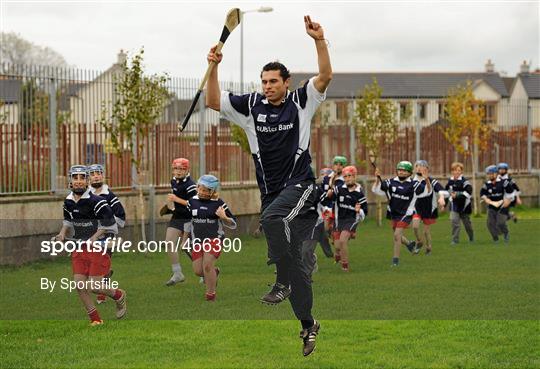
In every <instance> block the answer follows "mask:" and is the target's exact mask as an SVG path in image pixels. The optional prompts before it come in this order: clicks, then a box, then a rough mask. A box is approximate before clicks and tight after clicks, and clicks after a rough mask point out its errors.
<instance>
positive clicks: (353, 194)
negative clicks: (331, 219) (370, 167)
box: [334, 183, 368, 227]
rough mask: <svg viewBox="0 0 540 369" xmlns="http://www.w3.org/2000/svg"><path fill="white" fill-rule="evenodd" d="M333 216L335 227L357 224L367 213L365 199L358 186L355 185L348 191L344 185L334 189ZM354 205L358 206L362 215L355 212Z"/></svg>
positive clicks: (360, 187)
mask: <svg viewBox="0 0 540 369" xmlns="http://www.w3.org/2000/svg"><path fill="white" fill-rule="evenodd" d="M334 198H335V205H334V216H335V219H336V226H337V227H340V225H344V224H353V223H358V222H359V221H360V220H361V219H363V218H364V217H365V216H366V215H367V212H368V207H367V199H366V196H365V194H364V191H363V189H362V186H360V184H358V183H356V184H355V186H354V188H353V190H352V191H349V188H348V187H347V185H346V184H342V185H340V186H335V187H334ZM356 204H360V208H361V210H362V212H363V213H364V214H363V215H361V214H359V213H357V212H356Z"/></svg>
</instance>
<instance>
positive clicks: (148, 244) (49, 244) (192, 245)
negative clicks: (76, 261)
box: [41, 237, 242, 256]
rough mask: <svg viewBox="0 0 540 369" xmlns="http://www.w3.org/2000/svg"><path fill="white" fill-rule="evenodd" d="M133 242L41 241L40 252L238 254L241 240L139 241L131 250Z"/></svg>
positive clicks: (119, 239)
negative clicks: (181, 251)
mask: <svg viewBox="0 0 540 369" xmlns="http://www.w3.org/2000/svg"><path fill="white" fill-rule="evenodd" d="M133 245H134V244H133V242H131V241H129V240H124V239H122V238H116V237H112V238H111V237H109V238H107V239H105V240H102V241H94V242H90V241H89V240H69V241H42V242H41V252H42V253H47V254H49V255H51V256H55V255H59V254H61V253H62V252H66V253H74V252H83V251H86V252H98V253H101V254H102V255H105V254H106V253H107V251H110V252H124V253H126V252H135V251H138V252H178V250H180V249H181V250H186V251H188V252H191V251H195V252H199V251H201V250H202V251H204V252H209V251H210V250H212V251H214V252H240V251H241V250H242V240H241V239H240V238H232V239H231V238H223V239H221V238H215V239H210V238H204V239H200V238H193V239H187V240H186V241H185V242H184V243H183V244H182V243H181V239H180V238H178V240H177V241H176V242H173V241H167V240H159V241H139V242H137V243H136V245H135V246H136V247H135V248H133Z"/></svg>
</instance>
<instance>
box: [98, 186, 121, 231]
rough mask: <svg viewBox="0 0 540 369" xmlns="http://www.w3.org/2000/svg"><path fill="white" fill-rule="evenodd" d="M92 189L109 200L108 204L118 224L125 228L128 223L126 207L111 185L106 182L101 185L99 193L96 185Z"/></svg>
mask: <svg viewBox="0 0 540 369" xmlns="http://www.w3.org/2000/svg"><path fill="white" fill-rule="evenodd" d="M90 191H92V193H93V194H94V195H97V196H101V197H103V198H104V199H105V200H107V204H109V206H110V207H111V209H112V211H113V213H114V219H115V220H116V224H117V225H118V226H119V227H120V228H124V225H125V224H126V211H125V210H124V207H123V206H122V203H121V202H120V200H119V199H118V197H116V195H115V194H114V193H113V192H112V191H111V189H110V188H109V186H107V185H106V184H104V185H103V186H101V192H100V193H99V194H96V189H95V188H94V187H90Z"/></svg>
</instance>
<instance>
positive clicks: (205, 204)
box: [187, 196, 236, 242]
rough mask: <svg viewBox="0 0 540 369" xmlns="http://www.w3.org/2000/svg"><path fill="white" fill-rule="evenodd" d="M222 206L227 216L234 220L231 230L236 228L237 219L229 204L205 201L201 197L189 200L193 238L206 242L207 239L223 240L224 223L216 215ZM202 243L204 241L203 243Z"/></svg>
mask: <svg viewBox="0 0 540 369" xmlns="http://www.w3.org/2000/svg"><path fill="white" fill-rule="evenodd" d="M220 206H223V209H224V210H225V214H227V216H228V217H229V218H232V219H233V220H234V225H233V226H232V227H229V226H226V227H228V228H231V229H235V228H236V218H235V217H234V215H233V214H232V212H231V210H230V209H229V207H228V206H227V204H226V203H225V202H224V201H223V200H221V199H211V200H203V199H200V198H199V196H193V197H192V198H191V199H189V200H188V206H187V207H188V210H189V212H190V214H191V224H192V232H191V236H192V238H194V239H195V238H198V239H200V240H204V239H205V238H208V239H214V238H223V237H224V235H225V232H224V231H223V225H224V224H223V222H222V221H221V220H220V219H219V217H218V216H217V215H216V211H217V210H218V208H219V207H220ZM201 242H202V241H201Z"/></svg>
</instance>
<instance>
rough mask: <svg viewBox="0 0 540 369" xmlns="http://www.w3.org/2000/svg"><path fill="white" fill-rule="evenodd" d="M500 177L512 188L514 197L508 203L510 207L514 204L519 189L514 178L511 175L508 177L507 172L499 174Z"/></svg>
mask: <svg viewBox="0 0 540 369" xmlns="http://www.w3.org/2000/svg"><path fill="white" fill-rule="evenodd" d="M500 177H501V180H506V181H508V182H509V183H510V185H511V186H512V189H513V190H514V199H513V200H512V203H511V204H510V206H511V207H513V206H516V200H517V196H519V194H520V189H519V187H518V185H517V183H516V181H514V179H513V178H512V177H510V175H508V173H506V174H505V175H504V176H500Z"/></svg>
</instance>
